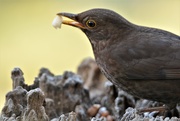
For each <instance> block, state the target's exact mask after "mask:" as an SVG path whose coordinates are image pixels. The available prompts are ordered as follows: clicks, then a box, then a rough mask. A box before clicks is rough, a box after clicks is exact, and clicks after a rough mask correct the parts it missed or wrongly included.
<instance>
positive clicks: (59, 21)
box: [52, 15, 63, 29]
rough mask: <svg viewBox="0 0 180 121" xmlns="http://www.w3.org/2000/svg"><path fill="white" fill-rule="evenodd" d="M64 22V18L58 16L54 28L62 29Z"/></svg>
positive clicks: (53, 23) (54, 21)
mask: <svg viewBox="0 0 180 121" xmlns="http://www.w3.org/2000/svg"><path fill="white" fill-rule="evenodd" d="M62 21H63V18H62V16H59V15H57V16H56V17H55V18H54V20H53V22H52V25H53V27H54V28H56V29H58V28H61V24H62Z"/></svg>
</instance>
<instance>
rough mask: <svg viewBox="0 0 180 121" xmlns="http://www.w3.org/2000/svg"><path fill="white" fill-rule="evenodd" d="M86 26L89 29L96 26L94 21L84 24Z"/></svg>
mask: <svg viewBox="0 0 180 121" xmlns="http://www.w3.org/2000/svg"><path fill="white" fill-rule="evenodd" d="M86 25H87V26H88V27H89V28H94V27H95V26H96V22H95V21H94V20H88V21H87V22H86Z"/></svg>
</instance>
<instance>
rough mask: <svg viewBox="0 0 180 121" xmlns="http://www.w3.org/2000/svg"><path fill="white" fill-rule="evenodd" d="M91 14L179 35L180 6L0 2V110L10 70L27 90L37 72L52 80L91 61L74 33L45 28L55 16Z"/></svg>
mask: <svg viewBox="0 0 180 121" xmlns="http://www.w3.org/2000/svg"><path fill="white" fill-rule="evenodd" d="M91 8H107V9H112V10H114V11H116V12H118V13H119V14H121V15H122V16H124V17H125V18H126V19H128V20H129V21H131V22H133V23H136V24H139V25H144V26H150V27H156V28H161V29H164V30H168V31H170V32H173V33H175V34H177V35H180V0H88V1H86V0H0V110H1V109H2V107H3V105H4V101H5V94H6V93H7V92H8V91H10V90H11V89H12V82H11V77H10V76H11V75H10V73H11V70H12V69H13V68H14V67H20V68H21V69H22V70H23V72H24V74H25V75H24V77H25V79H26V80H25V81H26V83H28V84H31V83H32V82H33V81H34V77H36V76H37V74H38V72H39V69H40V68H41V67H47V68H49V69H50V70H51V71H52V72H53V73H55V74H62V73H63V71H65V70H70V71H74V72H75V71H76V68H77V66H78V64H79V63H80V62H81V61H82V60H83V59H84V58H86V57H89V56H91V57H93V52H92V50H91V46H90V43H89V41H88V39H87V38H86V36H85V35H84V34H83V33H82V32H81V31H80V30H79V29H77V28H73V27H70V26H65V25H62V28H61V29H60V30H56V29H54V28H53V27H52V25H51V23H52V20H53V19H54V17H55V15H56V13H58V12H62V11H64V12H72V13H79V12H82V11H84V10H88V9H91Z"/></svg>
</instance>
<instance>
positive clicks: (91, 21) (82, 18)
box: [57, 9, 130, 44]
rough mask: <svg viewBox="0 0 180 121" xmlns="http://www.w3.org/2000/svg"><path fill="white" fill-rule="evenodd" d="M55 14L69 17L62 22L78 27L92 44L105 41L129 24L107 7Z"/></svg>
mask: <svg viewBox="0 0 180 121" xmlns="http://www.w3.org/2000/svg"><path fill="white" fill-rule="evenodd" d="M57 15H59V16H64V17H67V18H69V19H71V20H63V22H62V23H63V24H66V25H70V26H74V27H77V28H80V29H81V30H82V31H83V32H84V33H85V34H86V35H87V37H88V38H89V40H90V42H91V43H92V44H95V43H97V42H99V41H107V40H108V39H109V38H112V37H111V36H114V35H115V34H116V33H117V32H118V33H119V32H120V30H121V28H122V29H124V28H126V27H128V26H129V24H130V23H129V22H128V21H127V20H125V19H124V18H123V17H122V16H120V15H119V14H117V13H115V12H113V11H111V10H107V9H91V10H88V11H85V12H82V13H79V14H72V13H64V12H61V13H58V14H57Z"/></svg>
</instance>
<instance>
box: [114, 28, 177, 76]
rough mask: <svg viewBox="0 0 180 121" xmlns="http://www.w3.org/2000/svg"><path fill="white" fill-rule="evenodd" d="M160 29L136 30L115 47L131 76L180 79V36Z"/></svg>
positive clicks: (128, 74) (127, 72) (127, 74)
mask: <svg viewBox="0 0 180 121" xmlns="http://www.w3.org/2000/svg"><path fill="white" fill-rule="evenodd" d="M158 32H159V33H158ZM158 32H154V33H151V32H150V33H148V32H139V33H137V32H136V34H135V33H134V34H135V35H136V36H135V37H134V38H132V37H131V35H130V36H129V37H128V38H127V40H126V44H125V43H124V44H123V42H122V45H124V46H121V45H119V46H120V47H118V48H119V49H117V50H115V51H119V52H118V53H119V55H118V56H117V57H118V60H119V61H121V62H122V63H123V67H124V74H125V76H126V77H127V78H128V79H180V37H179V36H177V35H174V34H171V33H168V32H166V31H161V30H160V31H158ZM132 34H133V33H132ZM120 48H121V49H120ZM120 51H121V52H120ZM121 67H122V65H121Z"/></svg>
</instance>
